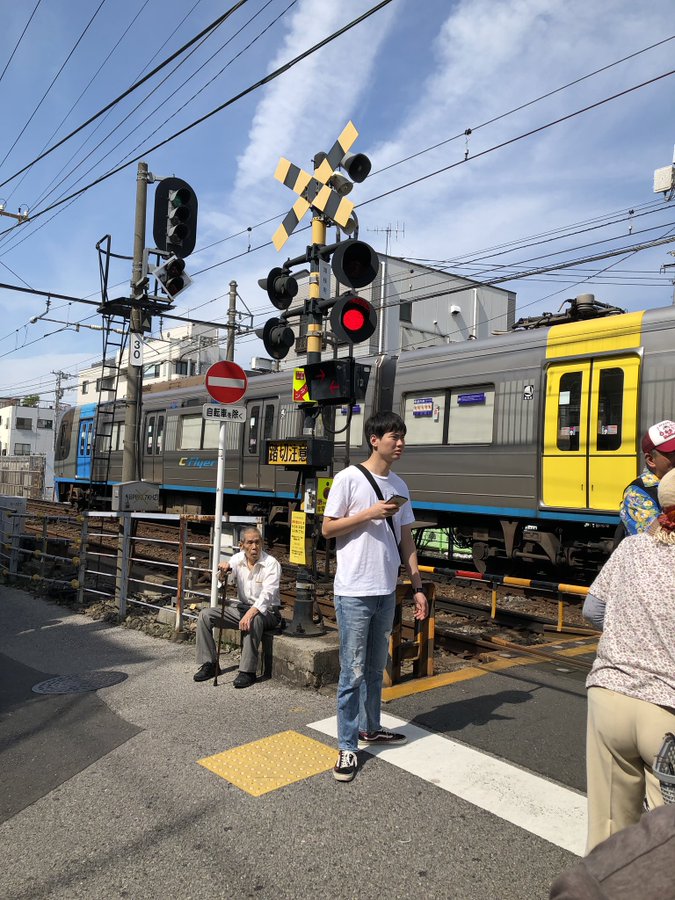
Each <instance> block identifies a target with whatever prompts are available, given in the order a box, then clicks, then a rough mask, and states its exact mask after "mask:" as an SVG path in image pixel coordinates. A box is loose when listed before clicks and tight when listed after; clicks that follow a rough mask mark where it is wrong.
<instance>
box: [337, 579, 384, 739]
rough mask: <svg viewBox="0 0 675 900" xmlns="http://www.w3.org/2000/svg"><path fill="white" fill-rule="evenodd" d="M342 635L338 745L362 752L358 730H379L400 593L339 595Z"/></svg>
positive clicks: (338, 603) (339, 616) (338, 608)
mask: <svg viewBox="0 0 675 900" xmlns="http://www.w3.org/2000/svg"><path fill="white" fill-rule="evenodd" d="M334 603H335V613H336V617H337V624H338V632H339V635H340V679H339V681H338V690H337V720H338V747H339V748H340V750H353V751H354V752H356V750H357V749H358V740H359V730H361V731H377V730H378V729H379V728H380V707H381V705H382V675H383V673H384V669H385V666H386V664H387V654H388V652H389V635H390V634H391V628H392V625H393V623H394V610H395V608H396V591H394V592H393V593H391V594H380V595H378V596H376V597H335V598H334Z"/></svg>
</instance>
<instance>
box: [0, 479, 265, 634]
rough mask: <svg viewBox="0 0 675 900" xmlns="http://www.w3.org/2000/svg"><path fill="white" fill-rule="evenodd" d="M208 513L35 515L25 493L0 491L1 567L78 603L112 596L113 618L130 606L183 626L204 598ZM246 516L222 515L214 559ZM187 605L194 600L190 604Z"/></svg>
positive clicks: (224, 553)
mask: <svg viewBox="0 0 675 900" xmlns="http://www.w3.org/2000/svg"><path fill="white" fill-rule="evenodd" d="M213 525H214V516H190V515H171V514H158V513H152V514H151V513H110V512H85V513H81V514H78V515H75V514H73V515H51V514H48V515H44V516H42V515H41V516H40V517H39V519H38V518H36V516H35V515H34V514H31V513H30V512H29V511H28V510H27V508H26V500H25V499H24V498H8V497H0V572H1V574H2V575H3V576H4V577H5V578H7V579H9V580H12V581H21V580H23V581H26V582H31V583H33V584H37V585H41V586H43V587H44V589H45V593H49V594H54V595H56V596H59V595H67V596H70V597H72V599H76V600H77V602H78V604H80V605H86V604H87V603H92V602H95V601H96V600H97V599H98V600H100V601H101V602H110V601H114V604H115V607H116V608H117V612H118V615H119V617H120V619H124V618H125V617H126V615H127V613H128V609H129V607H130V606H136V607H139V608H144V609H153V610H157V612H158V615H159V616H160V617H161V621H163V622H165V623H166V624H173V627H174V631H175V632H176V633H177V634H180V633H182V632H183V631H184V624H185V619H191V618H196V616H197V614H198V610H199V609H200V608H201V607H202V606H203V605H204V604H208V603H209V602H210V597H211V569H212V560H213ZM251 526H254V527H257V528H259V529H260V530H261V531H263V529H264V523H263V520H262V519H259V518H256V517H251V516H237V517H234V516H233V517H230V518H227V519H224V520H223V523H222V536H221V543H220V548H219V560H220V559H226V558H229V557H230V556H231V555H232V554H233V553H235V552H236V551H237V549H238V546H239V537H240V533H241V531H242V529H244V528H246V527H251ZM190 607H194V608H193V609H191V608H190Z"/></svg>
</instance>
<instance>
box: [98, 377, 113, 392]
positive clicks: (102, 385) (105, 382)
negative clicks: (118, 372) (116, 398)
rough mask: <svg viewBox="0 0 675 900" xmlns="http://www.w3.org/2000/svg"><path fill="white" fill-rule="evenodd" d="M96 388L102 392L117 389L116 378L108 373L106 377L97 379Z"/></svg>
mask: <svg viewBox="0 0 675 900" xmlns="http://www.w3.org/2000/svg"><path fill="white" fill-rule="evenodd" d="M96 390H97V391H98V392H99V393H100V392H101V391H114V390H115V379H114V378H113V377H112V375H106V377H105V378H97V379H96Z"/></svg>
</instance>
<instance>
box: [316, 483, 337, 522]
mask: <svg viewBox="0 0 675 900" xmlns="http://www.w3.org/2000/svg"><path fill="white" fill-rule="evenodd" d="M332 484H333V479H332V478H317V480H316V514H317V515H318V516H322V515H323V514H324V510H325V509H326V500H328V492H329V491H330V489H331V487H332Z"/></svg>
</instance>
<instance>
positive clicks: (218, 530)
mask: <svg viewBox="0 0 675 900" xmlns="http://www.w3.org/2000/svg"><path fill="white" fill-rule="evenodd" d="M204 383H205V385H206V390H207V391H208V392H209V394H210V396H211V397H213V399H214V400H217V401H218V403H223V404H227V405H230V407H231V413H232V415H230V416H228V417H227V418H221V421H220V430H219V432H218V470H217V474H216V509H215V520H214V523H213V553H212V560H211V606H217V605H218V565H219V563H220V540H221V537H222V534H223V492H224V490H225V436H226V426H227V422H228V421H231V422H236V421H238V422H242V421H244V420H245V419H244V418H242V417H241V416H240V415H234V413H235V411H236V412H237V413H238V414H239V413H241V408H239V407H236V408H235V407H232V404H234V403H236V402H237V401H238V400H241V398H242V397H243V396H244V394H245V393H246V388H247V387H248V378H247V377H246V372H244V370H243V369H242V368H241V366H238V365H237V364H236V363H234V362H230V361H229V360H221V361H220V362H217V363H214V364H213V365H212V366H210V367H209V369H208V371H207V373H206V377H205V378H204ZM202 415H203V417H204V418H205V419H206V418H210V417H209V416H208V410H207V409H206V407H204V408H203V409H202ZM214 418H215V417H214Z"/></svg>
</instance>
